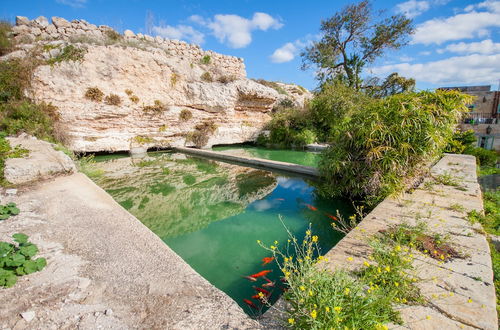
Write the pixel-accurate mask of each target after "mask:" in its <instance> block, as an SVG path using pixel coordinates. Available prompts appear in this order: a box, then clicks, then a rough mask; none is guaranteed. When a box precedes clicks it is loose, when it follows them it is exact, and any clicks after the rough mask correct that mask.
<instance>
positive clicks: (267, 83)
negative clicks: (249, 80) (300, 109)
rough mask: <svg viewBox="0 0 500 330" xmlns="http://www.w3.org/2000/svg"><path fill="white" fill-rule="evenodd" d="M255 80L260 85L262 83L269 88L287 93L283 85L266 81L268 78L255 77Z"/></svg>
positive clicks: (280, 92)
mask: <svg viewBox="0 0 500 330" xmlns="http://www.w3.org/2000/svg"><path fill="white" fill-rule="evenodd" d="M255 81H256V82H258V83H259V84H261V85H264V86H266V87H270V88H272V89H274V90H275V91H277V92H278V93H279V94H283V95H288V92H287V91H286V90H285V89H284V88H283V87H281V86H280V85H279V84H278V83H277V82H274V81H268V80H264V79H257V80H255Z"/></svg>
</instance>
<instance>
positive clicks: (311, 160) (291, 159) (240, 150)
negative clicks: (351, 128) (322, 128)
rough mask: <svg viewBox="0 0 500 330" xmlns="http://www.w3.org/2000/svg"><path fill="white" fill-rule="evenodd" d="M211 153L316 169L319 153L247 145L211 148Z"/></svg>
mask: <svg viewBox="0 0 500 330" xmlns="http://www.w3.org/2000/svg"><path fill="white" fill-rule="evenodd" d="M212 150H213V151H221V152H224V153H228V154H231V155H235V156H245V157H254V158H264V159H270V160H277V161H280V162H287V163H293V164H299V165H304V166H311V167H318V163H319V161H320V158H321V153H319V152H311V151H300V150H289V149H268V148H263V147H254V146H248V145H239V146H221V147H213V148H212Z"/></svg>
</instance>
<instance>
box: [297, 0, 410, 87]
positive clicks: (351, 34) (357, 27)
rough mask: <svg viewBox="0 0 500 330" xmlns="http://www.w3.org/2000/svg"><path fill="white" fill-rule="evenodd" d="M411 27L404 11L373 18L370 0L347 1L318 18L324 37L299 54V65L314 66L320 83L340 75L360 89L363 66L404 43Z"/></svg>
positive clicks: (349, 83) (349, 84) (350, 84)
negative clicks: (328, 13)
mask: <svg viewBox="0 0 500 330" xmlns="http://www.w3.org/2000/svg"><path fill="white" fill-rule="evenodd" d="M376 16H377V17H379V16H380V15H376ZM413 30H414V28H413V26H412V20H411V19H408V18H406V17H405V16H403V15H394V16H391V17H388V18H384V19H380V20H376V18H375V17H374V14H373V13H372V8H371V4H370V1H369V0H363V1H361V2H359V3H357V4H351V5H348V6H346V7H344V9H342V10H341V11H340V12H337V13H335V14H334V15H333V16H332V17H330V18H328V19H326V20H324V21H322V22H321V32H322V34H323V37H322V38H321V40H320V41H318V42H315V43H313V45H312V46H310V47H307V48H306V49H305V51H304V52H303V53H302V54H301V56H302V59H303V65H302V68H303V69H307V68H309V67H310V66H311V65H315V66H317V68H318V72H319V74H318V78H319V80H320V81H321V82H322V83H324V82H327V81H331V80H333V79H335V78H338V77H339V76H340V77H341V79H345V80H346V82H347V85H348V86H350V87H354V88H355V89H360V87H361V79H360V74H361V71H362V69H363V67H364V66H365V65H366V64H367V63H372V62H373V61H374V60H375V59H376V58H377V57H379V56H381V55H382V54H383V53H384V51H386V50H388V49H399V48H401V47H402V46H404V45H406V44H407V43H408V40H407V37H408V36H409V35H410V34H411V33H413Z"/></svg>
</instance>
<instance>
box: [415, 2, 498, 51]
mask: <svg viewBox="0 0 500 330" xmlns="http://www.w3.org/2000/svg"><path fill="white" fill-rule="evenodd" d="M478 9H486V11H477V10H478ZM466 11H467V12H466V13H461V14H457V15H455V16H451V17H448V18H434V19H431V20H428V21H426V22H424V23H422V24H420V25H418V26H417V28H416V31H415V34H414V35H413V37H412V43H413V44H424V45H429V44H433V43H434V44H438V45H440V44H442V43H443V42H446V41H450V40H461V39H470V38H475V37H485V36H487V35H489V33H490V31H489V30H488V29H489V28H494V27H500V1H485V2H482V3H479V4H477V5H472V6H467V7H466Z"/></svg>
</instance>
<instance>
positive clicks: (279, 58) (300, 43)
mask: <svg viewBox="0 0 500 330" xmlns="http://www.w3.org/2000/svg"><path fill="white" fill-rule="evenodd" d="M319 38H320V35H319V34H318V35H310V34H308V35H307V36H305V37H304V38H302V39H297V40H295V41H294V42H287V43H286V44H284V45H283V46H281V47H280V48H277V49H276V50H275V51H274V53H272V55H271V56H269V58H270V59H271V62H273V63H285V62H290V61H291V60H293V59H294V58H295V56H297V55H298V54H299V52H300V50H301V49H302V48H304V47H306V46H309V45H311V44H312V42H313V40H317V39H319Z"/></svg>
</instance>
